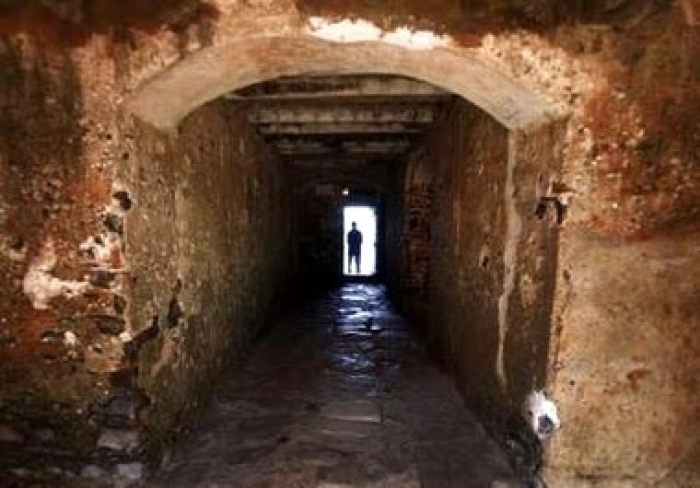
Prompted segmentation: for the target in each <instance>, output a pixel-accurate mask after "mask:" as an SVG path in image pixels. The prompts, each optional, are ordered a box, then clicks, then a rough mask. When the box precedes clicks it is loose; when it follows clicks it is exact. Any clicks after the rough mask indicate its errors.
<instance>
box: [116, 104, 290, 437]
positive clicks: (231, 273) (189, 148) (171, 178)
mask: <svg viewBox="0 0 700 488" xmlns="http://www.w3.org/2000/svg"><path fill="white" fill-rule="evenodd" d="M123 137H124V140H125V144H124V146H123V150H124V151H127V152H128V162H127V164H126V165H125V166H124V167H123V171H122V173H121V175H120V176H121V180H120V181H123V182H124V185H125V186H126V187H128V188H130V189H131V196H132V198H133V199H134V200H135V202H136V207H135V209H134V211H133V212H130V213H129V214H128V216H127V219H126V222H125V231H126V252H127V255H129V256H130V257H131V259H130V261H129V266H130V269H129V284H128V296H129V298H130V301H129V309H128V311H129V313H128V317H129V323H130V325H131V329H130V332H131V334H133V335H134V337H135V338H136V339H135V340H136V341H140V339H139V338H141V337H143V338H148V339H144V341H143V342H144V344H143V345H142V350H141V351H140V354H139V356H138V368H139V370H138V374H139V381H138V383H139V385H140V386H141V388H142V389H143V390H144V392H145V393H146V394H147V395H148V396H149V397H150V398H151V408H150V411H149V423H148V427H149V430H150V433H151V434H152V436H151V439H150V440H151V442H162V443H163V444H164V446H166V447H167V445H168V444H169V441H171V440H172V438H173V437H174V436H175V435H176V434H177V429H178V428H179V427H182V425H181V423H182V420H183V419H187V418H188V417H189V416H190V415H191V414H192V412H195V411H197V408H198V406H199V405H200V403H201V401H202V399H203V398H206V397H207V394H208V393H209V392H210V390H211V388H212V385H213V383H212V381H211V380H212V379H215V378H216V377H217V375H218V374H219V373H220V371H221V369H222V367H223V366H224V365H226V364H227V359H231V357H232V355H233V353H235V352H236V351H237V350H240V349H241V348H243V347H245V346H247V345H248V344H249V342H250V339H251V338H252V337H253V336H254V335H255V334H256V333H257V332H259V331H260V330H261V328H262V327H263V326H265V324H266V323H267V322H268V319H269V318H270V316H271V315H272V314H274V313H275V311H276V310H278V305H279V304H280V303H282V300H281V297H282V294H283V290H284V287H285V286H286V283H287V282H286V280H287V279H288V277H289V276H290V273H291V263H292V260H293V256H292V252H291V250H292V247H291V245H290V242H291V232H290V230H291V222H290V221H291V218H292V214H291V212H290V193H289V188H288V187H287V185H286V183H285V176H284V175H283V173H282V169H281V167H280V166H279V164H278V163H277V162H276V161H275V160H274V159H273V157H272V155H271V154H270V153H269V152H268V149H267V147H266V146H265V145H264V143H263V142H262V140H261V139H260V138H259V137H258V136H257V134H255V133H254V132H253V129H252V128H250V127H249V126H248V124H247V119H246V113H245V111H243V110H239V111H235V110H231V109H229V108H228V107H227V106H226V103H225V102H222V101H219V102H214V103H212V104H209V105H207V106H204V107H202V108H200V109H199V110H197V111H196V112H195V113H193V114H192V115H190V116H189V117H188V118H187V119H186V120H185V121H184V122H183V123H182V124H181V127H180V128H179V131H178V134H177V136H169V135H164V134H161V133H158V132H156V131H154V130H153V129H149V128H147V127H144V126H141V127H138V128H136V129H135V130H134V132H131V131H129V132H125V133H124V134H123Z"/></svg>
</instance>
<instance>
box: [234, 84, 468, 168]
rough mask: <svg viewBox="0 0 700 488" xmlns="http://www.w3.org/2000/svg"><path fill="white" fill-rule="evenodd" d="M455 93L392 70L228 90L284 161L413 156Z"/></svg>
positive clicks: (300, 162)
mask: <svg viewBox="0 0 700 488" xmlns="http://www.w3.org/2000/svg"><path fill="white" fill-rule="evenodd" d="M453 97H454V95H452V94H451V93H449V92H446V91H444V90H442V89H440V88H437V87H435V86H433V85H429V84H427V83H423V82H420V81H416V80H412V79H409V78H404V77H399V76H389V75H346V76H326V75H324V76H295V77H283V78H276V79H273V80H270V81H266V82H263V83H259V84H256V85H251V86H249V87H246V88H243V89H240V90H237V91H235V92H232V93H230V94H228V95H226V97H225V98H226V99H227V100H228V101H229V102H230V103H232V104H234V105H237V104H243V105H245V106H246V107H247V108H248V110H249V121H250V123H251V124H254V125H255V126H256V127H257V128H258V130H259V132H260V133H261V134H262V135H263V136H264V137H265V139H266V140H267V142H268V143H270V144H271V146H272V147H273V148H274V150H275V151H276V152H277V154H278V155H279V156H280V158H282V159H283V160H285V161H287V162H288V163H290V164H294V165H298V166H312V165H316V164H319V163H321V162H323V163H324V164H328V162H332V163H334V164H347V163H353V162H363V163H367V162H374V161H376V162H385V161H396V160H397V159H400V158H402V157H404V156H406V155H407V154H408V152H409V151H410V150H411V149H413V148H414V147H415V146H416V145H417V144H418V143H419V141H420V139H421V137H422V136H423V135H424V134H425V132H426V130H427V129H428V127H430V125H431V124H432V123H433V122H434V121H435V120H437V118H438V117H439V115H440V113H441V112H442V111H443V110H444V108H445V106H446V105H447V104H448V103H450V102H451V100H452V99H453Z"/></svg>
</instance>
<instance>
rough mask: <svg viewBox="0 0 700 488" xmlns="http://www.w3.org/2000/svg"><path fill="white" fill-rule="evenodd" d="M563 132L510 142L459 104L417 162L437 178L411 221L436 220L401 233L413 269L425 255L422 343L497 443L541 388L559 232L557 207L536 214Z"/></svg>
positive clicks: (546, 131) (540, 132)
mask: <svg viewBox="0 0 700 488" xmlns="http://www.w3.org/2000/svg"><path fill="white" fill-rule="evenodd" d="M560 129H561V127H560V126H553V127H542V128H539V129H537V130H533V131H532V132H529V133H511V132H509V131H507V130H506V129H505V128H503V127H502V126H501V125H500V124H498V123H497V122H496V121H495V120H493V119H492V118H490V117H489V116H488V115H487V114H484V113H483V112H480V111H479V110H478V109H476V108H475V107H473V106H471V105H469V104H468V103H466V102H464V101H458V102H456V103H455V104H454V106H453V107H452V109H451V111H450V113H449V115H448V117H447V118H446V120H445V121H443V122H442V123H441V124H440V125H439V127H438V128H437V129H436V130H435V132H434V133H433V134H432V136H431V138H430V140H429V141H428V144H427V148H426V151H425V153H423V152H421V153H420V154H417V155H416V159H414V161H413V162H412V164H413V165H414V166H421V167H422V169H421V170H420V173H423V174H426V173H429V172H430V171H431V170H432V171H433V173H434V176H433V178H432V187H433V190H432V192H431V194H430V196H429V197H427V199H426V198H425V197H422V198H418V197H419V196H420V194H422V193H424V191H425V189H424V188H422V187H416V186H415V185H409V186H408V188H407V191H408V197H407V199H408V201H409V202H412V203H409V204H408V209H407V212H408V215H409V216H413V217H409V218H415V217H416V216H418V217H420V215H421V214H425V213H426V206H427V209H428V210H430V214H431V218H430V225H427V226H423V227H424V228H423V230H422V232H416V230H415V229H412V228H411V227H410V226H409V227H408V228H407V234H406V237H407V240H408V242H407V246H408V250H409V254H408V260H409V263H408V264H409V266H410V265H411V264H412V263H411V262H410V259H412V258H413V259H418V260H419V262H418V263H416V264H417V265H420V262H421V261H422V260H423V259H424V258H423V256H422V253H420V252H417V251H416V249H420V246H421V245H423V244H424V243H425V242H428V243H429V246H430V248H429V249H430V262H429V277H428V278H427V279H428V280H429V285H428V286H427V288H428V290H429V296H430V300H429V304H428V305H427V308H428V316H429V318H430V326H429V329H428V331H427V333H428V335H429V337H430V339H431V343H432V345H433V348H434V349H435V350H436V351H439V356H441V357H443V358H445V361H446V362H447V364H448V365H449V366H450V368H451V369H453V370H454V371H455V372H456V374H457V375H458V378H459V383H460V385H461V386H462V390H463V391H464V393H465V395H466V397H467V399H468V400H469V403H470V404H471V405H472V406H473V407H474V408H475V409H476V410H477V411H478V412H480V414H481V415H482V417H483V418H484V419H485V420H486V422H487V423H488V424H490V425H491V426H492V427H493V428H494V431H495V432H497V433H499V434H501V435H505V434H506V430H507V424H509V422H510V421H511V420H512V418H513V417H515V416H518V415H519V414H520V405H521V403H522V401H523V400H524V399H525V397H526V396H527V395H528V393H529V392H531V391H532V390H534V389H539V388H542V387H543V386H544V385H545V382H546V373H547V366H548V343H549V334H550V329H551V321H550V317H551V307H552V303H553V287H554V279H555V276H556V273H555V271H556V265H557V234H558V229H557V226H558V223H557V214H556V209H555V207H554V205H551V207H550V206H547V208H545V211H544V213H538V214H536V213H535V210H536V209H537V206H538V201H539V198H540V196H541V195H544V193H545V192H546V191H547V187H548V186H549V181H550V177H551V176H552V175H553V174H554V172H555V171H556V165H557V163H558V161H559V160H558V158H557V157H556V155H557V150H558V148H560V145H559V144H558V140H559V139H560V138H561V130H560ZM423 154H429V155H430V159H422V158H421V156H423ZM413 172H418V170H417V169H415V170H414V171H413ZM409 174H410V173H409ZM424 179H425V178H424ZM428 180H430V178H428ZM416 191H418V192H420V194H419V195H411V192H414V193H415V192H416ZM413 207H418V208H413ZM426 234H427V235H426Z"/></svg>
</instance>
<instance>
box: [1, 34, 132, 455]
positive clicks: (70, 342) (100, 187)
mask: <svg viewBox="0 0 700 488" xmlns="http://www.w3.org/2000/svg"><path fill="white" fill-rule="evenodd" d="M0 53H1V54H0V65H1V66H2V69H0V73H1V75H0V85H1V87H0V105H2V110H0V273H1V274H2V276H3V279H2V280H1V282H0V297H1V299H0V317H1V318H0V322H1V324H0V337H1V339H0V384H1V385H2V387H1V388H0V424H2V426H3V429H6V430H4V431H5V432H9V434H8V435H7V436H6V438H5V439H4V440H5V441H7V440H8V439H9V440H10V442H12V443H13V444H15V445H13V446H12V447H11V448H9V449H5V448H3V449H2V451H3V454H4V455H3V456H0V465H2V464H4V463H5V462H6V461H10V462H12V459H11V458H13V457H14V456H15V455H17V454H21V453H22V452H23V448H31V449H41V450H43V451H48V452H52V451H61V452H62V453H63V455H64V456H70V454H72V453H73V452H82V453H85V452H86V451H89V450H91V449H92V448H93V447H94V438H92V437H91V436H90V432H93V429H92V426H91V424H90V419H91V418H92V407H93V406H95V405H96V404H98V403H99V402H101V401H102V400H103V399H104V398H105V396H106V394H108V390H109V386H108V385H107V381H106V378H105V377H103V376H101V375H99V373H97V371H96V364H95V362H94V361H93V359H94V357H93V356H92V355H91V352H92V349H90V346H91V345H92V344H93V341H95V340H97V339H98V338H100V337H101V336H102V328H103V327H104V319H105V317H106V316H107V315H109V316H112V315H114V310H113V307H112V306H113V304H114V303H120V298H119V297H118V295H117V293H116V291H117V290H116V289H117V287H118V281H119V280H120V279H121V278H119V277H118V276H117V274H115V271H116V270H117V268H120V267H121V263H122V258H121V248H120V246H119V245H115V246H113V247H112V248H111V251H112V252H110V253H109V255H107V254H104V253H103V254H101V255H99V256H97V255H95V254H94V253H92V252H91V250H90V248H91V246H90V243H89V242H88V237H89V236H94V235H97V234H99V233H101V232H102V231H103V229H104V228H105V224H104V223H103V219H104V218H105V217H106V213H104V214H103V210H104V209H105V205H106V204H108V203H109V202H110V187H109V184H108V170H106V169H105V166H104V164H103V162H104V161H103V159H102V158H101V157H100V156H99V154H96V153H95V152H93V148H94V143H95V142H96V141H99V142H104V141H106V140H107V139H109V138H111V137H112V135H111V134H110V133H109V131H107V130H105V129H104V126H103V125H101V124H95V125H91V126H90V128H89V129H88V128H87V127H86V126H87V125H88V121H86V119H85V118H84V115H85V104H86V103H89V102H90V101H91V100H90V97H88V96H84V94H83V80H82V77H83V73H82V68H81V64H80V60H78V59H76V58H75V57H73V56H72V55H71V54H70V53H68V52H60V51H59V50H56V49H53V48H52V46H51V45H50V44H43V43H42V42H39V41H37V40H36V39H32V38H30V37H23V36H6V35H3V36H2V37H1V38H0ZM97 65H99V62H96V63H95V66H97ZM102 249H104V246H103V247H102ZM120 271H121V270H120ZM116 320H117V321H119V320H120V319H118V318H117V319H116ZM59 446H60V447H59ZM27 450H29V449H27ZM31 460H32V458H29V461H27V460H23V463H24V464H27V463H28V462H31ZM0 469H1V466H0Z"/></svg>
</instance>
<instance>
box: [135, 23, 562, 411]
mask: <svg viewBox="0 0 700 488" xmlns="http://www.w3.org/2000/svg"><path fill="white" fill-rule="evenodd" d="M358 73H360V74H382V75H399V76H405V77H410V78H413V79H417V80H420V81H423V82H427V83H430V84H432V85H436V86H438V87H440V88H442V89H444V90H447V91H449V92H451V93H454V94H456V95H458V96H459V97H460V98H462V99H463V100H466V101H468V102H471V103H472V104H473V105H474V106H475V107H477V108H478V109H481V110H473V111H472V108H473V107H472V108H463V109H461V110H462V111H460V112H459V113H455V114H454V117H452V118H451V119H450V120H449V121H447V122H446V123H445V124H444V125H443V129H445V130H444V131H443V132H444V133H445V134H448V135H447V138H448V141H447V142H449V140H452V142H454V141H455V140H460V138H461V137H462V135H463V134H464V133H465V130H471V129H465V128H474V127H476V128H477V129H478V130H480V131H482V133H483V134H485V135H486V136H487V138H489V139H492V140H493V145H494V146H496V145H498V146H499V148H500V150H499V151H492V153H491V156H493V155H495V156H493V157H492V158H491V160H488V158H489V157H491V156H485V157H484V158H480V157H474V158H473V161H472V162H474V163H477V162H478V164H481V165H487V166H492V167H493V168H495V169H492V170H489V171H487V173H488V174H487V175H486V176H485V178H486V179H485V180H484V184H482V185H481V186H478V185H477V184H476V183H475V186H474V187H472V188H470V189H469V190H470V191H473V192H474V193H473V194H472V195H476V196H477V197H476V199H481V200H483V206H485V207H491V208H493V209H496V210H495V211H494V212H493V215H490V214H489V215H488V216H487V217H485V219H486V218H490V219H492V221H493V222H494V227H498V229H496V230H493V229H488V230H487V229H485V228H484V226H482V225H481V224H482V223H481V222H477V221H475V220H471V221H470V220H469V219H467V218H466V214H467V211H466V210H465V211H464V212H462V213H459V212H456V213H455V212H453V211H451V212H446V213H445V215H447V217H446V219H445V226H444V227H445V229H446V231H445V232H444V236H445V239H444V240H445V242H448V241H452V240H453V239H452V238H453V237H454V236H455V235H456V236H457V237H459V236H460V235H461V236H462V237H463V236H464V235H466V234H469V235H470V236H473V237H470V239H471V240H469V242H467V239H462V241H464V242H463V246H462V248H461V249H458V250H457V251H456V252H455V253H453V254H454V256H453V255H452V254H450V255H449V256H447V257H448V259H447V261H449V260H450V259H453V260H456V259H457V258H460V259H461V258H462V256H468V257H469V259H467V257H465V258H464V262H465V263H467V264H468V265H469V266H472V267H474V266H473V265H474V264H475V263H476V262H477V257H478V256H476V257H474V256H472V255H473V254H474V253H473V252H472V248H473V247H474V246H476V247H477V248H481V249H485V248H488V247H489V246H492V247H493V248H494V250H495V251H494V255H495V257H494V259H493V260H492V263H493V264H492V265H490V267H487V266H481V267H480V268H479V267H477V268H479V269H474V270H472V269H469V270H468V272H469V273H470V276H477V274H478V273H481V274H480V275H478V276H486V275H488V279H489V280H490V281H491V282H493V284H492V285H491V287H490V288H491V289H492V291H493V293H492V296H489V297H487V298H488V299H485V298H484V297H483V296H474V297H473V300H472V302H474V303H476V302H479V303H478V304H477V305H475V306H472V305H473V304H472V305H468V306H467V305H465V306H464V307H463V308H464V310H465V311H466V312H470V313H471V312H474V311H475V312H477V313H476V314H473V315H474V316H476V315H479V314H481V315H482V316H483V317H485V320H484V322H485V323H486V322H488V324H487V325H486V326H484V328H485V329H488V334H490V335H491V336H492V337H490V338H489V341H490V343H489V344H488V349H489V350H488V351H487V353H485V354H480V355H479V354H476V352H475V351H474V350H472V349H470V348H471V347H473V346H470V345H464V344H461V345H457V344H456V343H457V341H462V340H463V339H464V337H465V336H467V335H469V334H475V333H476V332H475V331H474V330H471V329H468V328H467V327H464V331H463V332H461V333H460V334H461V335H458V334H454V333H450V334H451V335H450V334H446V335H445V336H444V337H440V338H439V340H443V339H444V341H445V342H449V341H452V342H453V343H451V344H447V346H448V347H445V348H444V350H445V353H446V354H453V355H454V356H456V357H455V358H451V359H452V360H453V361H456V362H459V361H462V360H463V359H464V356H468V357H470V358H475V357H477V356H479V365H478V366H475V365H474V364H471V363H468V362H467V361H463V362H464V363H465V364H466V366H464V368H463V371H462V373H464V376H468V375H471V376H474V377H478V378H479V379H483V381H482V383H483V384H484V385H487V386H484V388H483V390H484V391H477V390H476V389H474V391H475V393H473V394H474V396H476V397H479V398H476V399H475V402H474V403H477V404H480V405H479V406H480V407H483V409H482V412H483V411H488V415H489V417H490V419H489V420H490V421H493V423H497V422H500V421H501V420H502V419H503V418H505V417H507V416H509V415H514V414H516V413H514V412H517V411H518V407H519V404H520V403H521V402H522V400H523V399H524V398H525V397H526V395H527V394H528V393H529V392H530V391H531V390H532V389H534V388H538V389H539V388H543V387H545V386H546V380H547V378H546V377H545V376H546V372H547V371H548V369H549V366H550V365H549V361H550V356H549V351H548V347H547V343H548V339H549V335H550V330H551V324H550V316H551V306H552V302H553V292H552V290H553V287H554V282H555V280H556V262H557V253H558V241H557V237H558V234H557V232H556V230H553V227H555V225H554V224H552V223H551V222H549V220H548V219H545V220H537V219H532V218H529V217H530V213H531V212H532V209H533V208H535V206H536V204H537V199H538V198H539V197H541V196H543V195H541V192H542V191H546V189H543V188H542V182H543V181H545V182H548V181H550V180H551V179H552V177H553V176H554V175H555V174H556V173H557V171H558V170H559V164H560V163H561V160H560V158H559V156H558V152H559V151H560V150H561V147H560V144H559V142H560V141H561V138H562V135H563V131H562V128H563V124H561V123H560V121H561V119H562V115H563V114H562V113H561V110H560V107H559V106H558V105H556V104H554V103H551V102H550V101H549V100H548V99H547V98H545V97H544V96H543V95H541V94H540V93H538V92H537V91H535V90H533V89H532V88H530V87H528V86H526V85H525V84H523V83H521V82H519V81H518V80H515V79H513V78H512V77H510V76H509V75H507V74H506V73H505V72H504V71H503V70H501V69H500V68H498V67H497V66H496V65H495V64H491V63H489V61H488V60H487V59H485V58H484V57H483V55H480V54H479V53H478V52H477V51H476V50H470V49H467V48H460V47H454V46H438V47H432V48H424V49H416V48H415V47H410V46H407V45H401V44H398V43H393V42H387V41H385V40H360V41H356V42H338V41H333V40H328V39H322V38H319V37H317V36H315V35H313V34H310V33H308V32H297V33H296V34H289V35H283V36H253V37H248V38H243V39H238V40H234V41H230V42H228V43H225V44H221V45H215V46H212V47H207V48H204V49H202V50H200V51H198V52H196V53H193V54H191V55H190V56H189V57H186V58H185V59H183V60H181V61H179V62H177V63H176V64H174V65H172V66H171V67H169V68H166V69H165V70H164V71H163V72H161V73H160V74H159V75H157V76H156V77H154V78H153V79H151V80H149V81H147V82H145V83H144V84H143V85H141V86H140V87H139V88H138V89H136V90H135V91H134V92H133V93H132V94H131V95H130V96H129V97H128V98H127V99H126V100H125V103H124V105H123V109H124V111H125V113H126V115H129V116H133V117H134V118H135V119H137V120H140V121H142V122H145V123H146V124H148V125H150V126H152V127H154V128H155V129H156V130H157V131H158V132H161V133H164V134H168V133H173V132H174V131H175V130H176V129H177V128H178V126H179V124H180V122H181V121H182V120H183V119H185V118H186V117H187V116H188V115H189V114H190V113H192V112H194V111H195V110H196V109H197V108H198V107H201V106H203V105H205V104H207V103H208V102H210V101H212V100H215V99H217V98H219V97H221V96H222V95H226V94H228V93H230V92H232V91H235V90H237V89H240V88H243V87H246V86H249V85H252V84H256V83H260V82H263V81H266V80H270V79H273V78H277V77H282V76H297V75H313V74H324V75H327V74H358ZM544 92H545V90H542V93H544ZM473 112H480V113H481V115H479V116H475V115H474V114H473ZM465 120H469V121H470V122H464V121H465ZM460 131H461V132H460ZM492 136H493V137H492ZM166 137H167V136H166ZM440 146H441V144H439V141H435V143H434V144H433V145H432V148H431V149H435V150H437V151H440V152H441V153H440V154H441V156H442V159H445V160H449V164H450V165H452V166H453V167H454V168H458V167H460V166H465V164H464V163H465V161H466V159H465V155H464V154H462V153H460V151H459V150H458V148H460V147H464V146H463V145H461V142H460V141H458V142H454V143H451V144H450V147H449V151H448V152H447V153H445V152H444V151H443V149H442V148H440ZM477 146H478V144H475V145H473V147H472V149H473V151H474V152H473V154H472V155H475V154H476V153H477V152H478V151H479V150H480V149H477ZM450 151H451V152H450ZM494 158H495V159H494ZM448 173H450V171H445V172H442V173H440V177H441V178H442V179H443V180H445V181H447V180H448V178H449V177H448ZM454 174H458V175H459V178H461V179H462V180H467V179H468V178H467V176H468V174H467V172H466V171H462V170H460V171H458V172H455V173H454ZM471 176H473V175H471ZM472 180H473V181H476V179H474V178H472ZM452 190H454V193H451V194H447V193H446V194H445V198H444V200H445V201H447V200H453V199H452V197H453V196H456V197H459V198H456V199H454V201H458V202H459V203H460V205H461V204H462V203H464V206H465V208H466V207H468V206H469V202H468V198H467V197H464V196H463V195H462V193H464V188H456V187H455V188H454V189H451V191H452ZM487 190H488V197H487V196H486V194H487ZM482 193H483V195H482ZM482 197H483V198H482ZM450 220H452V221H450ZM453 221H457V222H456V223H455V222H453ZM460 226H463V227H464V228H466V227H469V226H470V227H469V228H468V229H467V230H465V231H463V232H461V233H460V231H459V228H460ZM453 228H455V229H457V230H456V231H453ZM491 233H493V234H494V235H495V236H496V237H494V238H493V242H492V240H491V237H489V234H491ZM455 241H456V240H455ZM482 241H483V242H482ZM448 247H449V248H450V249H456V247H455V246H454V245H453V244H452V242H450V245H449V246H445V249H447V248H448ZM476 254H477V255H478V254H479V252H478V250H477V252H476ZM482 261H483V260H481V259H479V262H482ZM543 262H544V263H547V265H546V266H543V265H542V263H543ZM397 266H398V265H397V264H396V263H394V267H395V268H396V267H397ZM466 267H467V266H465V269H466ZM451 271H453V270H451ZM452 274H454V273H452ZM454 277H455V280H454V283H453V282H452V281H446V282H445V284H444V286H443V289H444V290H448V289H449V290H453V291H454V293H452V292H450V293H446V294H445V296H444V299H443V303H442V304H441V305H444V307H443V308H445V309H450V307H449V306H448V305H449V304H450V302H454V301H456V299H455V298H456V297H457V295H460V294H462V295H463V293H462V292H463V291H464V290H463V289H462V288H460V286H461V285H460V283H463V282H464V280H461V281H460V280H459V279H458V278H459V277H458V276H456V275H455V276H454ZM451 279H452V276H451V277H450V280H451ZM476 288H477V286H472V289H476ZM525 288H527V289H526V290H524V289H525ZM523 290H524V291H523ZM492 302H495V303H497V305H496V307H493V306H492ZM469 307H471V309H469V310H467V309H468V308H469ZM494 309H497V314H496V315H494V314H493V313H492V312H493V311H494ZM463 316H468V314H466V313H465V314H464V315H463ZM450 321H451V322H455V323H456V322H457V319H456V318H455V317H450V318H449V320H447V319H446V320H445V323H449V322H450ZM522 324H526V326H523V327H521V325H522ZM533 341H536V342H537V344H539V345H540V346H541V347H539V349H538V350H537V354H536V357H534V356H535V355H534V354H533V353H531V351H532V348H531V342H533ZM471 400H474V399H471Z"/></svg>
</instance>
